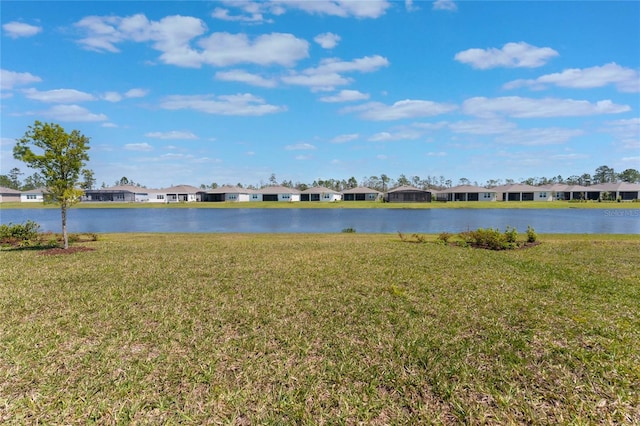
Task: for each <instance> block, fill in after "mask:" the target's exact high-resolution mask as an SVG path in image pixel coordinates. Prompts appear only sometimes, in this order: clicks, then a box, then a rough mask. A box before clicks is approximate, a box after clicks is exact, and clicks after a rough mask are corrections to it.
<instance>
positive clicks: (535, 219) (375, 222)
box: [0, 208, 640, 234]
mask: <svg viewBox="0 0 640 426" xmlns="http://www.w3.org/2000/svg"><path fill="white" fill-rule="evenodd" d="M26 220H33V221H35V222H37V223H39V224H40V225H41V227H42V228H43V230H47V231H53V232H59V229H60V212H59V210H56V209H9V210H1V211H0V222H1V223H21V222H24V221H26ZM529 225H530V226H532V227H533V228H535V230H536V231H537V232H539V233H550V234H553V233H556V234H557V233H578V234H595V233H602V234H640V209H621V210H604V209H589V210H587V209H469V210H466V209H455V210H453V209H291V208H287V209H256V208H251V209H242V208H238V209H190V208H184V209H182V208H181V209H162V208H160V209H159V208H153V209H147V208H135V209H71V210H70V211H69V231H70V232H98V233H103V232H189V233H190V232H214V233H216V232H217V233H223V232H231V233H331V232H340V231H341V230H342V229H345V228H354V229H355V230H356V231H357V232H359V233H395V232H403V233H413V232H419V233H440V232H445V231H446V232H452V233H455V232H460V231H464V230H467V229H476V228H489V227H491V228H499V229H501V230H502V229H504V228H505V227H506V226H511V227H515V228H517V229H518V230H520V231H521V232H524V231H525V230H526V229H527V226H529Z"/></svg>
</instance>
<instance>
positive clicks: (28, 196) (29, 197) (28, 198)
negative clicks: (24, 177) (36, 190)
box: [27, 194, 38, 200]
mask: <svg viewBox="0 0 640 426" xmlns="http://www.w3.org/2000/svg"><path fill="white" fill-rule="evenodd" d="M37 199H38V197H37V196H36V195H35V194H27V200H37Z"/></svg>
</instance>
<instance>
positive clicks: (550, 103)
mask: <svg viewBox="0 0 640 426" xmlns="http://www.w3.org/2000/svg"><path fill="white" fill-rule="evenodd" d="M462 109H463V112H464V113H465V114H469V115H474V116H477V117H485V118H491V117H496V116H498V115H504V116H509V117H516V118H539V117H579V116H586V115H598V114H617V113H621V112H626V111H630V110H631V108H630V107H629V106H628V105H617V104H614V103H613V102H611V101H610V100H608V99H607V100H602V101H598V102H595V103H591V102H589V101H577V100H574V99H556V98H544V99H532V98H521V97H519V96H507V97H499V98H485V97H475V98H470V99H467V100H466V101H464V103H463V105H462Z"/></svg>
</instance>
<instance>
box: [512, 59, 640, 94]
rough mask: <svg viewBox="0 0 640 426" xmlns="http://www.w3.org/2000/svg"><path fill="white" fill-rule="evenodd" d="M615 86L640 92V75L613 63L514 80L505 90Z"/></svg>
mask: <svg viewBox="0 0 640 426" xmlns="http://www.w3.org/2000/svg"><path fill="white" fill-rule="evenodd" d="M609 84H613V85H615V86H616V88H617V89H618V90H619V91H620V92H632V93H635V92H640V74H638V71H636V70H633V69H631V68H625V67H621V66H620V65H618V64H616V63H614V62H612V63H609V64H606V65H603V66H601V67H597V66H596V67H591V68H583V69H580V68H571V69H566V70H564V71H562V72H559V73H553V74H547V75H543V76H540V77H538V78H536V79H532V80H514V81H510V82H509V83H506V84H505V85H504V86H503V87H504V88H505V89H515V88H518V87H530V88H532V89H544V88H546V86H547V85H555V86H558V87H569V88H574V89H592V88H595V87H604V86H607V85H609Z"/></svg>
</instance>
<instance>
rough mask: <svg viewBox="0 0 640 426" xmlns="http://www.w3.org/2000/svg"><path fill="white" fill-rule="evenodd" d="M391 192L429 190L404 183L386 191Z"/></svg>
mask: <svg viewBox="0 0 640 426" xmlns="http://www.w3.org/2000/svg"><path fill="white" fill-rule="evenodd" d="M392 192H431V191H429V190H426V189H420V188H416V187H415V186H411V185H404V186H399V187H397V188H393V189H391V190H389V191H387V193H392Z"/></svg>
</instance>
